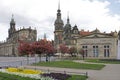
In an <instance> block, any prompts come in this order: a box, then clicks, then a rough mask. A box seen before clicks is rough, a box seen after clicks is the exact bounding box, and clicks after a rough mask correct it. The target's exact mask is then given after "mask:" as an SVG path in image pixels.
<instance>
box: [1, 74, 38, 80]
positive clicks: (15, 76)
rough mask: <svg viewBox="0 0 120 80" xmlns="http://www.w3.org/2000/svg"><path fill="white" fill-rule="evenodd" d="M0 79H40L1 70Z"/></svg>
mask: <svg viewBox="0 0 120 80" xmlns="http://www.w3.org/2000/svg"><path fill="white" fill-rule="evenodd" d="M0 80H38V79H32V78H29V77H21V76H17V75H12V74H7V73H2V72H0Z"/></svg>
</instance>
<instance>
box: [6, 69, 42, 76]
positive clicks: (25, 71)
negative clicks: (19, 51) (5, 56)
mask: <svg viewBox="0 0 120 80" xmlns="http://www.w3.org/2000/svg"><path fill="white" fill-rule="evenodd" d="M6 70H7V71H8V72H17V73H24V74H42V73H43V72H42V71H38V70H31V69H22V68H12V67H10V68H8V69H6Z"/></svg>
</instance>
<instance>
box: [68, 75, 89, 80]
mask: <svg viewBox="0 0 120 80" xmlns="http://www.w3.org/2000/svg"><path fill="white" fill-rule="evenodd" d="M68 80H87V77H86V76H82V75H72V77H71V78H69V79H68Z"/></svg>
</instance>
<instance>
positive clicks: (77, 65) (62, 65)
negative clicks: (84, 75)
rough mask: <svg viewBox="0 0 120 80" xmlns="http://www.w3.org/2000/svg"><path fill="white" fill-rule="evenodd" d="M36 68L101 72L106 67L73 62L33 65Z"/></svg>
mask: <svg viewBox="0 0 120 80" xmlns="http://www.w3.org/2000/svg"><path fill="white" fill-rule="evenodd" d="M33 65H36V66H48V67H60V68H73V69H92V70H100V69H102V68H103V67H104V66H105V65H102V64H86V63H77V62H73V61H52V62H40V63H36V64H33Z"/></svg>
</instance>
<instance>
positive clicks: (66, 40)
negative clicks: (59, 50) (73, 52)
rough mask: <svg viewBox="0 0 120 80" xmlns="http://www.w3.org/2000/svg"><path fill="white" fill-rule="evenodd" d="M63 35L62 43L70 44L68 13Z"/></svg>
mask: <svg viewBox="0 0 120 80" xmlns="http://www.w3.org/2000/svg"><path fill="white" fill-rule="evenodd" d="M63 35H64V43H65V44H66V45H70V44H71V43H70V39H71V24H70V19H69V14H68V16H67V23H66V25H65V26H64V32H63Z"/></svg>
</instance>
